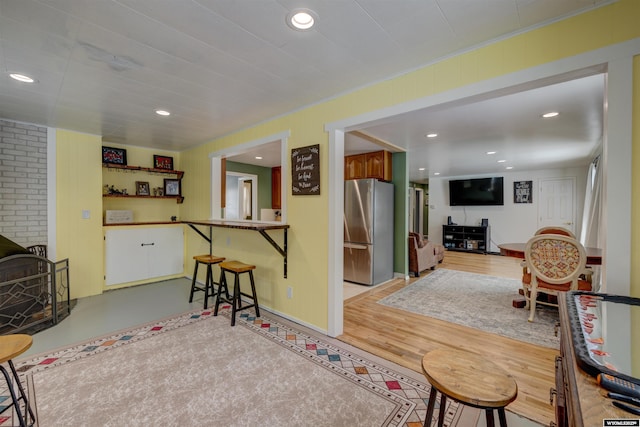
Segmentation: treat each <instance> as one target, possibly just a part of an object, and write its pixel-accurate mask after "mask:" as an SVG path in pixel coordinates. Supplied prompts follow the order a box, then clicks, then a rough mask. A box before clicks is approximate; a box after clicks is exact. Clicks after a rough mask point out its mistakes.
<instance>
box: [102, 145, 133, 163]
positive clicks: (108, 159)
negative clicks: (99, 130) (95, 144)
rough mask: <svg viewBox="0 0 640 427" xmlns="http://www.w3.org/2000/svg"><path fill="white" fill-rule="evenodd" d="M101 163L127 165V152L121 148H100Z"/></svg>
mask: <svg viewBox="0 0 640 427" xmlns="http://www.w3.org/2000/svg"><path fill="white" fill-rule="evenodd" d="M102 163H107V164H112V165H120V166H126V165H127V150H125V149H123V148H114V147H102Z"/></svg>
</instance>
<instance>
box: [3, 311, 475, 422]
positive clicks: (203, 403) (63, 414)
mask: <svg viewBox="0 0 640 427" xmlns="http://www.w3.org/2000/svg"><path fill="white" fill-rule="evenodd" d="M221 314H222V315H221V316H218V317H213V316H212V312H211V311H208V310H199V311H197V312H193V313H186V314H184V315H181V316H177V317H174V318H171V319H167V320H163V321H160V322H154V323H152V324H148V325H145V326H141V327H138V328H135V329H132V330H129V331H123V332H121V333H116V334H113V335H110V336H108V337H103V338H100V339H96V340H95V341H92V342H89V343H85V344H81V345H76V346H73V347H70V348H65V349H61V350H59V351H55V352H53V353H51V354H47V355H42V356H37V357H33V358H31V359H29V360H25V361H19V362H18V363H16V367H17V369H18V371H19V372H20V373H21V375H22V376H27V377H30V378H31V379H32V380H31V381H30V382H32V383H33V387H34V391H35V395H36V400H37V413H38V417H39V421H40V423H39V425H40V427H48V426H65V427H71V426H94V425H100V426H118V427H120V426H196V425H207V426H247V425H264V426H327V427H329V426H331V427H339V426H367V427H368V426H406V427H417V426H421V425H422V423H423V420H424V417H425V415H426V403H427V400H428V397H429V390H430V388H429V385H428V383H427V382H426V381H425V380H424V378H421V376H419V375H411V374H408V372H407V370H404V368H402V367H400V366H398V365H394V364H392V363H391V362H387V361H381V359H378V358H376V357H375V356H373V355H370V356H371V357H368V356H366V357H365V356H363V354H362V353H363V352H361V351H359V352H353V351H352V349H349V347H348V346H346V345H345V346H344V347H343V346H340V345H334V344H332V343H330V341H332V340H331V339H329V338H328V339H326V340H323V339H321V338H318V337H315V336H312V335H311V334H308V333H305V332H301V331H300V330H298V329H297V328H295V327H292V326H291V325H285V324H284V323H283V322H278V321H274V320H273V319H269V318H268V317H261V318H256V317H255V316H254V315H253V314H252V313H248V312H245V313H243V314H242V316H240V318H239V319H238V322H237V323H236V326H235V327H231V326H230V318H229V309H228V307H225V309H223V310H222V312H221ZM285 323H286V322H285ZM302 329H304V328H302ZM316 335H318V334H316ZM413 374H415V373H413ZM5 393H6V391H5ZM2 394H3V391H2V390H0V396H2ZM0 398H1V397H0ZM447 403H448V408H447V415H446V421H445V425H448V426H455V425H456V424H457V423H458V421H459V419H460V415H461V412H462V409H463V407H462V405H459V404H457V403H456V402H447ZM4 425H8V424H3V422H2V420H1V419H0V426H4Z"/></svg>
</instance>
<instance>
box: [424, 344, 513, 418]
mask: <svg viewBox="0 0 640 427" xmlns="http://www.w3.org/2000/svg"><path fill="white" fill-rule="evenodd" d="M422 372H423V373H424V375H425V377H426V378H427V380H428V381H429V383H430V384H431V394H430V395H429V404H428V405H427V416H426V418H425V420H424V425H425V427H427V426H430V425H431V418H432V416H433V409H434V407H435V403H436V399H437V394H438V392H440V394H441V398H440V411H439V413H438V426H442V425H443V423H444V415H445V406H446V403H447V397H448V398H450V399H453V400H456V401H458V402H460V403H462V404H465V405H468V406H472V407H474V408H479V409H484V410H485V414H486V417H487V427H493V426H495V422H494V419H493V411H494V409H495V410H497V411H498V417H499V419H500V425H501V426H502V427H506V425H507V418H506V416H505V412H504V408H505V406H507V405H508V404H509V403H511V402H513V401H514V400H515V399H516V396H517V395H518V386H517V384H516V382H515V380H514V379H513V377H512V376H511V375H509V374H508V373H507V372H506V371H504V370H503V369H502V368H500V367H499V366H497V365H496V364H494V363H493V362H491V361H489V360H486V359H484V358H482V357H480V356H477V355H475V354H473V353H468V352H465V351H460V350H453V349H437V350H433V351H430V352H429V353H427V354H425V355H424V357H423V358H422Z"/></svg>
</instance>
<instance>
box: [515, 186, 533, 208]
mask: <svg viewBox="0 0 640 427" xmlns="http://www.w3.org/2000/svg"><path fill="white" fill-rule="evenodd" d="M532 187H533V181H515V182H514V183H513V203H533V195H532V194H531V190H532Z"/></svg>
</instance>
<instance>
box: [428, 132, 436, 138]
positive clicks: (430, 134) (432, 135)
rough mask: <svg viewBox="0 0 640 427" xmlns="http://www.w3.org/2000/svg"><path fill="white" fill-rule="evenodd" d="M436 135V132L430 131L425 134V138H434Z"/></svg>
mask: <svg viewBox="0 0 640 427" xmlns="http://www.w3.org/2000/svg"><path fill="white" fill-rule="evenodd" d="M436 136H438V134H437V133H435V132H432V133H428V134H427V138H435V137H436Z"/></svg>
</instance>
